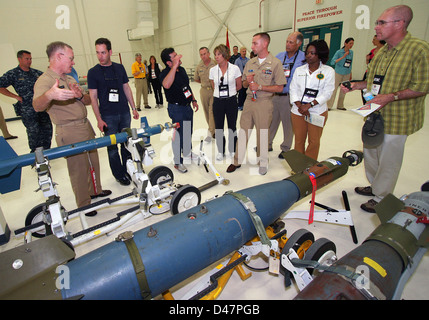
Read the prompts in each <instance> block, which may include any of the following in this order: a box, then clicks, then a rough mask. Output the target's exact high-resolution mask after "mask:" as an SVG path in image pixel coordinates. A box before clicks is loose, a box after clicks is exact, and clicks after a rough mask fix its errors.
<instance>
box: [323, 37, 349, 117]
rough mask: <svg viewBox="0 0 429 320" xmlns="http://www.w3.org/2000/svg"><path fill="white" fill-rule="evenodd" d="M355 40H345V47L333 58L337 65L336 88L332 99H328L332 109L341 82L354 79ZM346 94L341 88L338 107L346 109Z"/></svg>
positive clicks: (329, 106) (333, 63)
mask: <svg viewBox="0 0 429 320" xmlns="http://www.w3.org/2000/svg"><path fill="white" fill-rule="evenodd" d="M354 43H355V41H354V39H353V38H347V39H346V41H344V47H342V48H341V49H340V50H338V51H337V52H335V54H334V57H333V58H332V60H331V64H332V65H335V90H334V92H333V93H332V97H331V99H330V100H329V101H328V109H329V110H331V109H332V106H333V105H334V101H335V97H336V95H337V89H338V87H339V85H340V83H341V82H343V81H347V80H351V79H352V63H353V50H352V47H353V45H354ZM344 97H345V94H344V93H343V92H342V91H341V90H340V94H339V95H338V102H337V109H338V110H346V108H344Z"/></svg>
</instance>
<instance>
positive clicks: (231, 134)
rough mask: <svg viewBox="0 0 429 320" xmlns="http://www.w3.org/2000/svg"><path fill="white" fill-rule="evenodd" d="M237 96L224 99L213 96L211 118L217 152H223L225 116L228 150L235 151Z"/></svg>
mask: <svg viewBox="0 0 429 320" xmlns="http://www.w3.org/2000/svg"><path fill="white" fill-rule="evenodd" d="M237 107H238V106H237V96H235V95H234V96H233V97H229V98H226V99H220V98H216V97H215V98H213V118H214V121H215V128H216V133H215V137H216V146H217V149H218V152H219V153H222V154H225V142H226V141H225V130H224V126H225V117H226V121H227V124H228V150H229V152H230V153H232V152H235V147H236V143H237V116H238V108H237Z"/></svg>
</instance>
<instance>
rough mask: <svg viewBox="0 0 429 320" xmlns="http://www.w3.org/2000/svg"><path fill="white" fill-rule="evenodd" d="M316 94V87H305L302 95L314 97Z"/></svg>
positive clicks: (317, 91)
mask: <svg viewBox="0 0 429 320" xmlns="http://www.w3.org/2000/svg"><path fill="white" fill-rule="evenodd" d="M318 94H319V90H317V89H310V88H305V90H304V97H306V98H313V99H315V98H316V97H317V95H318Z"/></svg>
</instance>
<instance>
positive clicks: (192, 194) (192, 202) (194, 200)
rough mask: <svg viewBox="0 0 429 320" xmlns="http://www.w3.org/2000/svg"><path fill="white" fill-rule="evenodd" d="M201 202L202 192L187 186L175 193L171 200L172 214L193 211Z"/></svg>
mask: <svg viewBox="0 0 429 320" xmlns="http://www.w3.org/2000/svg"><path fill="white" fill-rule="evenodd" d="M200 202H201V192H200V190H198V188H196V187H194V186H191V185H189V184H186V185H184V186H182V187H180V188H179V189H177V191H176V192H175V193H174V195H173V197H172V198H171V202H170V207H171V213H172V214H173V215H176V214H178V213H181V212H183V211H186V210H188V209H191V208H193V207H195V206H197V205H199V204H200Z"/></svg>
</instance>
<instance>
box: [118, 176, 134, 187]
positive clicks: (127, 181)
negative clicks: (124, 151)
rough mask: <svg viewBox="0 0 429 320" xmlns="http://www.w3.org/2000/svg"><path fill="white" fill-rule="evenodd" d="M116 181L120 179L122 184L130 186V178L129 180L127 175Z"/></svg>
mask: <svg viewBox="0 0 429 320" xmlns="http://www.w3.org/2000/svg"><path fill="white" fill-rule="evenodd" d="M116 181H118V182H119V183H120V184H121V186H129V185H130V183H131V182H130V180H128V179H127V178H126V177H123V178H121V179H116Z"/></svg>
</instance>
